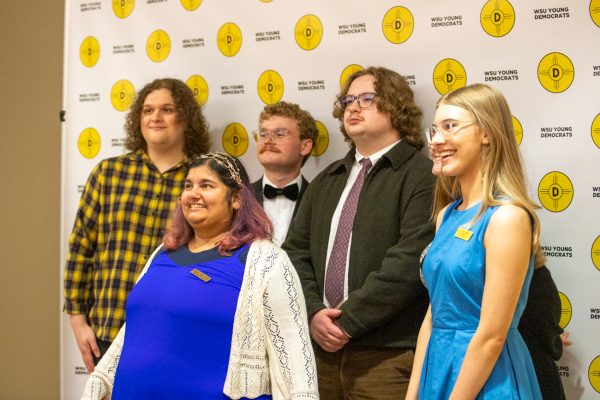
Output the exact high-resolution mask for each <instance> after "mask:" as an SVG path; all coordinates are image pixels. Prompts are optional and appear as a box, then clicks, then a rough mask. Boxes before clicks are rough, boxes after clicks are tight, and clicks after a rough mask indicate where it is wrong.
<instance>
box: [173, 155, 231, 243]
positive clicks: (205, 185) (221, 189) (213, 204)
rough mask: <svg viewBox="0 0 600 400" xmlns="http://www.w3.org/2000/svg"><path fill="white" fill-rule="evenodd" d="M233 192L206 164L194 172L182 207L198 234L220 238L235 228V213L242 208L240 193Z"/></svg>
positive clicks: (184, 190) (186, 184)
mask: <svg viewBox="0 0 600 400" xmlns="http://www.w3.org/2000/svg"><path fill="white" fill-rule="evenodd" d="M228 193H229V189H228V187H227V185H225V184H224V183H223V181H221V179H220V178H219V176H218V175H217V174H216V173H215V172H214V171H213V170H212V169H210V167H209V166H208V165H206V164H204V165H200V166H198V167H194V168H192V169H190V171H189V172H188V175H187V177H186V180H185V183H184V188H183V193H182V194H181V206H182V209H183V215H184V217H185V219H186V221H187V222H188V223H189V224H190V225H191V227H192V228H193V229H194V232H195V233H196V235H197V236H198V235H201V236H208V237H210V236H213V237H216V236H218V235H220V234H222V233H225V232H227V231H228V230H229V229H230V228H231V224H232V221H233V216H234V212H235V210H238V209H239V208H240V204H239V200H238V196H237V193H235V194H234V195H233V198H232V199H229V198H228V197H229V196H228Z"/></svg>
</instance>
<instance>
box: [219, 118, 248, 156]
mask: <svg viewBox="0 0 600 400" xmlns="http://www.w3.org/2000/svg"><path fill="white" fill-rule="evenodd" d="M222 143H223V149H225V151H226V152H227V153H228V154H229V155H232V156H234V157H240V156H241V155H243V154H244V153H245V152H246V150H248V132H246V128H244V127H243V126H242V125H241V124H238V123H237V122H234V123H232V124H229V125H227V128H225V130H224V131H223V139H222Z"/></svg>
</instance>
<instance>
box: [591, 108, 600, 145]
mask: <svg viewBox="0 0 600 400" xmlns="http://www.w3.org/2000/svg"><path fill="white" fill-rule="evenodd" d="M592 140H593V141H594V143H595V144H596V146H597V147H598V148H599V149H600V114H598V115H596V118H594V122H592Z"/></svg>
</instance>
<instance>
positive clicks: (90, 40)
mask: <svg viewBox="0 0 600 400" xmlns="http://www.w3.org/2000/svg"><path fill="white" fill-rule="evenodd" d="M99 58H100V43H98V39H96V38H95V37H93V36H88V37H86V38H85V39H83V41H82V42H81V46H79V59H80V60H81V63H82V64H83V65H85V66H86V67H88V68H91V67H93V66H94V65H96V63H97V62H98V59H99Z"/></svg>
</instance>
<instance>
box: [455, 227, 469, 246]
mask: <svg viewBox="0 0 600 400" xmlns="http://www.w3.org/2000/svg"><path fill="white" fill-rule="evenodd" d="M471 236H473V232H471V231H470V230H468V229H465V228H463V227H462V226H461V227H459V228H458V229H457V230H456V233H454V237H457V238H459V239H462V240H464V241H465V242H468V241H469V239H471Z"/></svg>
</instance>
